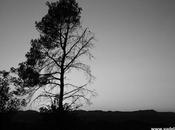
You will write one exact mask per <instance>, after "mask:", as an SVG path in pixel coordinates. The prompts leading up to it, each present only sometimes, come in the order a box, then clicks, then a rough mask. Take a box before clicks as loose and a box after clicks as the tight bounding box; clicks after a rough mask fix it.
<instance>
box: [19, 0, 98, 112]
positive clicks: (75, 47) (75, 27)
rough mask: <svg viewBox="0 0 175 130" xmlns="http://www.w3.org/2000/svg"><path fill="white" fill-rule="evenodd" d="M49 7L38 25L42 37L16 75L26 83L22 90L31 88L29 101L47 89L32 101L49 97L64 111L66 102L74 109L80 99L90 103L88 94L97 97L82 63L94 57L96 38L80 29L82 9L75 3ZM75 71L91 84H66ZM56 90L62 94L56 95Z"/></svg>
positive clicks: (65, 0) (72, 0) (61, 2)
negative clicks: (83, 73) (92, 50)
mask: <svg viewBox="0 0 175 130" xmlns="http://www.w3.org/2000/svg"><path fill="white" fill-rule="evenodd" d="M46 5H47V6H48V7H49V10H48V13H47V14H46V15H45V16H44V17H43V18H42V20H41V21H39V22H36V23H35V24H36V29H37V30H38V32H39V33H40V37H39V38H38V39H34V40H31V48H30V51H29V52H28V53H27V54H26V58H27V60H26V61H25V62H23V63H20V64H19V68H18V69H17V70H16V71H17V73H18V75H19V77H20V78H21V79H23V87H24V88H28V89H26V90H27V91H26V92H27V93H28V94H29V97H32V96H33V94H34V93H35V92H36V91H37V90H38V89H39V88H41V87H44V92H43V93H42V94H40V95H39V96H37V97H36V98H35V99H34V100H33V101H35V100H36V99H39V98H41V97H48V98H50V99H51V101H52V104H53V105H55V106H58V108H59V110H63V109H64V108H63V106H64V103H63V101H65V100H67V99H71V101H72V102H71V103H69V105H70V106H72V105H73V104H75V102H76V101H78V100H79V99H81V98H83V99H85V100H86V101H88V102H89V99H88V98H87V97H86V93H90V94H92V95H94V94H95V93H94V91H91V90H89V89H88V88H87V84H88V83H89V82H90V81H91V79H92V77H93V76H92V75H91V71H90V68H89V66H88V65H86V64H84V63H82V62H81V58H82V57H84V56H89V58H92V57H93V56H92V55H91V53H90V49H91V48H92V47H93V43H92V40H93V39H94V36H93V34H92V33H91V32H90V31H89V30H88V28H83V27H82V26H81V22H80V15H81V11H82V9H81V8H80V7H79V5H78V3H77V2H76V1H75V0H59V1H58V2H51V3H50V2H47V3H46ZM73 69H78V70H81V71H83V72H85V73H86V74H87V76H88V83H86V84H83V85H81V86H77V85H74V84H71V83H68V82H66V78H67V76H68V73H70V72H71V70H73ZM55 88H58V90H59V91H57V92H56V93H55V92H54V91H55V90H54V89H55ZM53 90H54V91H53ZM30 99H31V98H30Z"/></svg>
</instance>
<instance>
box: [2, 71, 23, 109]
mask: <svg viewBox="0 0 175 130" xmlns="http://www.w3.org/2000/svg"><path fill="white" fill-rule="evenodd" d="M13 79H14V78H12V76H10V74H9V72H7V71H0V112H9V111H17V110H19V109H20V107H21V101H20V99H18V98H16V97H15V95H14V93H13V92H14V90H15V89H14V90H11V89H12V88H10V85H11V83H12V80H13Z"/></svg>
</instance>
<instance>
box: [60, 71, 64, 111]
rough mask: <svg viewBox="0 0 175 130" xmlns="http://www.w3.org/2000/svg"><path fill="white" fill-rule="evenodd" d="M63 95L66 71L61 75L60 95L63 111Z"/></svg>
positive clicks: (61, 109)
mask: <svg viewBox="0 0 175 130" xmlns="http://www.w3.org/2000/svg"><path fill="white" fill-rule="evenodd" d="M63 95H64V72H63V71H62V72H61V75H60V97H59V110H60V111H63V109H64V108H63Z"/></svg>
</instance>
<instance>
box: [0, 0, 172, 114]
mask: <svg viewBox="0 0 175 130" xmlns="http://www.w3.org/2000/svg"><path fill="white" fill-rule="evenodd" d="M49 1H51V0H49ZM45 2H46V0H0V70H3V69H5V70H9V68H10V67H12V66H14V67H17V65H18V63H20V62H22V61H24V60H25V56H24V55H25V53H26V52H27V51H28V50H29V48H30V44H29V43H30V40H31V39H33V38H37V37H38V33H37V31H36V29H35V24H34V23H35V21H39V20H40V19H41V18H42V17H43V16H44V15H45V14H46V13H47V9H48V8H47V6H45ZM78 2H79V5H80V6H81V7H82V8H83V12H82V24H83V26H84V27H89V29H90V30H91V31H92V32H93V33H94V34H95V38H96V40H95V41H94V43H95V47H94V48H93V50H92V53H93V55H94V56H95V59H94V60H92V61H91V62H89V64H90V65H91V70H92V73H93V75H94V76H95V77H96V79H95V81H94V83H93V84H91V85H90V87H92V88H94V89H96V92H97V93H98V95H97V96H96V97H95V98H93V99H92V102H93V104H92V105H91V106H87V105H86V106H84V109H86V110H106V111H108V110H112V111H135V110H145V109H154V110H157V111H173V112H175V102H174V99H175V68H174V67H175V25H174V23H175V1H174V0H78ZM78 78H79V77H77V79H78Z"/></svg>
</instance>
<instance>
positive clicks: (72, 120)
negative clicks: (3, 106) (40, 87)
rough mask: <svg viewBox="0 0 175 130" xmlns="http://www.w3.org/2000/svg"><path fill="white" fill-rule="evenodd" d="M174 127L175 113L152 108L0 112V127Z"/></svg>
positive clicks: (45, 129) (87, 129)
mask: <svg viewBox="0 0 175 130" xmlns="http://www.w3.org/2000/svg"><path fill="white" fill-rule="evenodd" d="M170 127H171V128H172V127H175V113H171V112H156V111H154V110H147V111H135V112H110V111H108V112H104V111H74V112H65V113H62V114H59V113H38V112H35V111H23V112H22V111H20V112H13V113H1V114H0V130H6V129H13V130H35V129H39V130H51V129H54V130H151V128H170Z"/></svg>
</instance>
